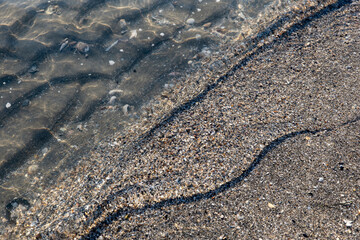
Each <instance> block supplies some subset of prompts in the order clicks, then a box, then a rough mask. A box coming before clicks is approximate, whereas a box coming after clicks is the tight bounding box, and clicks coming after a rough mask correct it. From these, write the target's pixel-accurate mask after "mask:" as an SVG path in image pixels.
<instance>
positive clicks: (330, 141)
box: [3, 1, 360, 239]
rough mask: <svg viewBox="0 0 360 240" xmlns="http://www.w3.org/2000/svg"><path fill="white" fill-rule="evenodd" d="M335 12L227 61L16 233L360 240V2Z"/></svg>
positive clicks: (277, 25)
mask: <svg viewBox="0 0 360 240" xmlns="http://www.w3.org/2000/svg"><path fill="white" fill-rule="evenodd" d="M327 3H328V4H324V5H319V6H316V7H313V8H309V9H307V11H305V12H303V11H302V9H298V12H296V14H293V15H291V14H290V15H289V16H286V17H284V18H279V19H278V21H277V22H274V24H273V25H272V26H270V27H269V28H267V29H264V31H263V32H262V34H259V35H258V36H256V37H254V38H252V40H251V41H248V42H247V43H246V44H245V45H242V44H238V45H237V44H236V43H235V44H232V45H229V46H228V49H224V51H223V52H219V57H218V58H217V60H214V58H213V59H211V60H209V62H208V68H204V69H199V71H198V72H194V73H191V74H193V76H192V77H189V78H187V79H186V80H185V79H184V80H183V82H179V83H178V84H179V85H178V86H175V87H174V88H172V89H171V90H168V91H167V92H164V93H163V94H161V95H160V96H159V97H158V99H155V100H154V102H153V105H152V104H149V105H148V106H147V108H145V109H144V110H147V111H146V113H144V116H147V118H146V119H145V118H144V117H143V118H142V120H141V121H140V122H139V123H138V124H137V125H136V126H134V127H133V128H132V129H128V131H127V132H126V133H123V134H122V135H121V136H118V137H116V138H111V139H108V141H105V142H103V143H102V144H100V145H99V146H98V147H97V148H96V149H94V150H93V152H92V153H91V157H90V158H87V159H84V160H83V161H82V162H80V163H79V165H78V167H77V168H76V169H75V170H73V171H71V172H69V173H64V174H63V176H62V177H60V179H59V183H58V187H57V188H54V189H51V190H47V191H45V192H44V193H43V194H41V195H39V197H38V199H37V200H36V201H34V202H31V205H32V207H31V208H30V209H29V210H28V211H25V212H21V211H20V209H19V210H18V211H17V213H13V214H14V215H15V214H18V215H19V217H18V218H16V219H15V218H14V221H16V225H10V224H9V226H8V228H7V229H6V231H4V232H3V236H4V237H5V238H8V239H19V236H21V238H26V237H28V238H37V239H69V238H70V239H71V238H77V239H81V238H82V239H114V238H115V239H123V238H125V239H139V238H149V239H192V238H201V239H259V238H262V239H304V238H310V239H358V238H359V236H360V220H359V214H360V212H359V211H360V198H359V197H360V192H359V191H360V182H359V181H360V180H359V175H360V173H359V171H360V170H359V169H360V162H359V159H360V151H359V137H360V136H359V125H360V121H359V120H360V111H359V110H360V97H359V94H358V93H359V90H360V82H359V76H360V73H359V67H360V66H359V65H360V57H359V54H360V51H359V47H358V46H359V42H360V32H359V26H360V18H359V12H360V11H359V10H360V4H359V1H328V2H327ZM282 19H283V20H282ZM225 50H226V51H225ZM218 61H220V62H222V67H218V68H216V67H213V66H214V63H218V65H219V64H220V62H218ZM203 66H206V63H204V65H203ZM224 69H228V70H227V71H222V70H224ZM217 71H218V72H217ZM155 103H156V104H157V105H154V104H155ZM166 112H167V114H166ZM164 114H165V117H163V116H164ZM139 135H140V137H138V136H139Z"/></svg>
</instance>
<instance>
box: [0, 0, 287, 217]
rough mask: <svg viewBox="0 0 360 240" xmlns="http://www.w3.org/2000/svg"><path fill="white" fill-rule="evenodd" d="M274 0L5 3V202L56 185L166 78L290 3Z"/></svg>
mask: <svg viewBox="0 0 360 240" xmlns="http://www.w3.org/2000/svg"><path fill="white" fill-rule="evenodd" d="M285 2H286V1H285ZM273 5H274V6H273V7H272V8H271V6H272V1H248V2H246V3H243V2H237V1H228V0H226V1H225V0H224V1H185V0H184V1H163V0H158V1H155V0H154V1H92V0H89V1H86V2H84V1H58V2H47V1H46V2H42V1H31V3H26V2H24V1H18V2H14V1H12V2H11V3H8V2H2V3H1V4H0V12H2V13H6V14H4V15H2V16H1V17H2V21H1V29H0V39H1V41H0V54H1V58H0V59H1V62H0V67H1V68H0V82H1V83H2V84H1V85H0V126H1V127H0V153H1V156H0V179H1V181H2V183H1V190H0V191H1V194H0V196H1V197H0V205H2V206H7V205H8V204H9V203H11V201H13V200H14V199H17V198H21V199H33V198H34V197H35V196H36V194H37V193H38V192H41V191H42V190H43V189H44V188H46V187H49V186H52V184H54V183H55V181H56V178H57V176H59V175H60V174H61V173H62V172H63V171H65V169H67V168H71V167H72V166H73V165H74V164H76V162H77V160H78V159H79V158H80V157H81V156H82V155H83V154H86V153H88V152H89V150H90V149H92V148H93V147H94V146H96V145H97V143H98V142H99V141H100V140H102V139H104V138H106V137H107V136H110V135H112V134H113V133H114V132H116V131H121V130H122V129H123V127H126V126H127V125H129V124H131V122H133V121H134V120H136V119H138V118H139V117H140V116H141V113H140V111H141V109H140V107H141V106H142V105H143V104H145V103H147V102H148V101H149V100H150V99H151V98H152V97H153V96H154V95H156V94H158V93H159V92H161V91H162V89H163V88H164V87H169V86H171V85H169V84H168V85H165V83H166V82H168V81H169V80H171V79H173V81H174V82H175V81H176V79H177V78H180V77H183V75H184V73H183V71H184V69H189V68H194V69H195V68H196V67H199V66H200V60H201V59H202V58H204V57H209V56H210V55H212V54H214V52H216V51H217V50H216V49H217V48H218V45H222V44H223V43H225V42H226V41H229V40H231V39H234V38H237V37H238V35H239V32H240V31H241V32H242V36H241V37H243V36H246V33H243V31H244V29H247V30H248V31H250V30H251V29H252V30H253V31H256V28H253V27H252V26H253V25H256V24H257V23H258V22H259V21H260V22H261V21H263V22H266V21H268V19H269V18H271V16H270V13H268V15H269V16H267V15H266V12H267V11H268V10H267V9H268V8H269V9H271V12H272V13H273V12H275V13H277V14H278V11H280V10H284V9H285V6H286V4H283V1H279V2H274V3H273ZM245 32H246V31H245ZM244 34H245V35H244ZM247 34H250V32H248V33H247ZM222 64H223V63H221V62H218V63H214V67H215V68H216V67H221V66H222ZM1 211H3V214H2V215H4V214H5V213H4V212H5V210H4V208H1Z"/></svg>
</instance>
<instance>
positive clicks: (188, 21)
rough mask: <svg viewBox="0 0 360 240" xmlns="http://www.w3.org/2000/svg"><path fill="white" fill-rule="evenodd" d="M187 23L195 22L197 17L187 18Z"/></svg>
mask: <svg viewBox="0 0 360 240" xmlns="http://www.w3.org/2000/svg"><path fill="white" fill-rule="evenodd" d="M186 23H187V24H194V23H195V19H193V18H189V19H188V20H186Z"/></svg>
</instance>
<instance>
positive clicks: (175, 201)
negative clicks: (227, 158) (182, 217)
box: [81, 116, 360, 240]
mask: <svg viewBox="0 0 360 240" xmlns="http://www.w3.org/2000/svg"><path fill="white" fill-rule="evenodd" d="M359 120H360V116H359V117H356V118H355V119H353V120H349V121H347V122H345V123H343V124H340V125H338V126H337V127H341V126H345V125H348V124H351V123H355V122H357V121H359ZM335 129H336V127H334V128H322V129H317V130H308V129H306V130H301V131H296V132H291V133H288V134H285V135H283V136H281V137H279V138H277V139H275V140H273V141H272V142H270V143H269V144H268V145H266V146H265V147H264V148H263V149H262V150H261V152H260V153H259V154H258V155H257V156H256V158H255V160H254V161H253V162H252V163H251V164H250V166H249V167H248V168H247V169H245V170H244V171H243V173H242V174H241V175H240V176H238V177H236V178H233V179H232V180H230V181H228V182H226V183H224V184H222V185H220V186H219V187H217V188H215V189H214V190H210V191H207V192H205V193H197V194H194V195H191V196H188V197H178V198H170V199H166V200H163V201H161V202H156V203H154V204H148V205H145V206H144V207H142V208H121V209H118V210H117V211H115V212H113V213H111V214H109V215H108V216H107V217H106V218H105V219H104V220H103V221H101V222H100V223H98V224H97V225H96V226H95V227H93V228H92V229H91V230H90V232H89V233H88V234H86V235H83V236H82V237H81V239H83V240H85V239H97V238H98V237H99V236H100V235H101V233H102V232H103V230H104V229H105V228H106V227H107V226H109V225H110V224H112V223H113V222H114V221H116V220H119V218H120V217H122V216H125V215H128V214H131V215H133V214H142V213H144V212H145V211H147V210H150V209H151V210H158V209H161V208H163V207H170V206H174V205H182V204H189V203H194V202H198V201H202V200H207V199H211V198H213V197H215V196H216V195H218V194H220V193H223V192H226V191H228V190H230V189H231V188H234V187H235V186H236V185H238V184H240V183H241V182H242V181H243V180H244V179H245V178H247V177H248V176H249V175H250V174H251V173H252V171H253V170H254V169H255V168H256V167H257V166H258V165H259V164H260V163H261V161H262V160H263V159H264V158H265V157H266V156H267V155H268V154H269V153H270V152H272V151H273V150H274V149H276V148H277V147H278V146H279V145H280V144H282V143H284V142H285V141H286V140H289V139H291V138H294V137H297V136H299V135H304V134H311V135H315V134H318V133H321V132H331V131H334V130H335ZM129 189H130V188H126V189H124V190H121V191H119V192H118V193H117V194H121V193H123V192H125V191H126V190H129ZM113 197H114V196H113ZM113 197H111V198H113ZM111 198H108V199H111ZM99 206H100V205H99ZM99 208H101V209H103V207H99ZM98 210H99V209H98ZM99 215H100V214H99Z"/></svg>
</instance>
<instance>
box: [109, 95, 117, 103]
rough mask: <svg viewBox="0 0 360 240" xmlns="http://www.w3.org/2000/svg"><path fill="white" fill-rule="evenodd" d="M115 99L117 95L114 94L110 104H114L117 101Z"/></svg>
mask: <svg viewBox="0 0 360 240" xmlns="http://www.w3.org/2000/svg"><path fill="white" fill-rule="evenodd" d="M115 100H116V97H115V96H112V97H111V98H110V100H109V104H111V105H112V104H114V103H115Z"/></svg>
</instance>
